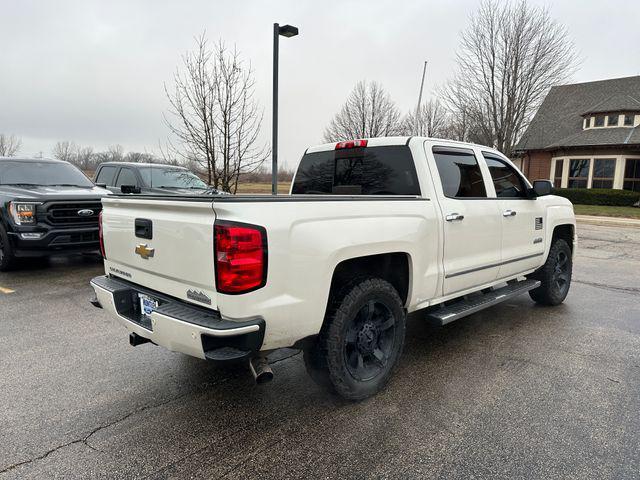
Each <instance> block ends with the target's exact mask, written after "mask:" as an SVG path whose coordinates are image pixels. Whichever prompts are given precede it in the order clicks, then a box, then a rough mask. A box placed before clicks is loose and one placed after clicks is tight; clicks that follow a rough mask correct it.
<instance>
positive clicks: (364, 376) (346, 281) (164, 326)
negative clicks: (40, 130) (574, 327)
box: [91, 137, 576, 399]
mask: <svg viewBox="0 0 640 480" xmlns="http://www.w3.org/2000/svg"><path fill="white" fill-rule="evenodd" d="M550 192H551V184H550V182H548V181H536V182H534V184H533V186H532V185H531V184H530V183H529V182H528V181H527V179H526V178H525V177H524V176H523V175H522V174H521V173H520V172H519V171H518V169H517V168H515V167H514V165H513V164H512V163H511V162H510V161H509V160H508V159H507V158H506V157H505V156H504V155H502V154H501V153H500V152H498V151H496V150H494V149H491V148H488V147H483V146H480V145H473V144H467V143H460V142H453V141H447V140H437V139H431V138H424V137H410V138H407V137H390V138H371V139H367V140H354V141H349V142H340V143H338V144H325V145H319V146H316V147H311V148H309V149H307V151H306V152H305V153H304V156H303V157H302V159H301V161H300V164H299V166H298V169H297V173H296V175H295V177H294V180H293V182H292V186H291V193H290V194H289V195H281V196H265V195H228V196H214V197H202V196H198V197H196V196H193V197H189V196H185V197H176V196H172V197H159V196H152V195H131V194H122V195H111V196H109V197H105V198H104V199H103V200H102V202H103V205H104V209H103V211H102V217H101V223H100V225H101V226H100V239H101V248H102V253H103V256H104V265H105V273H106V275H104V276H100V277H97V278H94V279H93V280H92V281H91V285H92V286H93V288H94V290H95V293H96V298H95V299H94V300H93V301H92V303H94V305H96V306H100V307H102V308H104V309H106V310H107V311H108V312H110V313H111V314H112V315H113V316H114V317H115V318H117V319H118V320H119V321H120V322H121V323H122V324H123V325H124V326H125V327H126V328H127V330H128V331H129V340H130V342H131V344H132V345H134V346H135V345H138V344H141V343H146V342H152V343H154V344H156V345H161V346H164V347H166V348H168V349H170V350H173V351H177V352H182V353H185V354H188V355H192V356H195V357H200V358H202V359H207V360H209V361H214V362H230V361H246V362H247V363H249V365H250V366H251V369H252V371H253V372H254V375H256V377H257V379H258V380H265V379H268V378H270V376H271V373H270V371H269V370H268V368H269V367H268V364H267V362H266V360H265V358H266V354H267V353H268V352H270V351H273V350H275V349H279V348H283V347H293V348H298V349H302V350H303V351H304V359H305V364H306V366H307V370H308V371H309V373H310V374H311V375H312V377H313V378H314V379H315V380H316V381H317V382H319V383H321V384H322V385H325V386H328V387H330V388H332V389H333V390H334V391H335V392H337V393H338V394H340V395H342V396H343V397H346V398H349V399H362V398H365V397H367V396H370V395H372V394H374V393H375V392H377V391H378V390H380V389H381V388H382V387H383V386H384V385H385V383H386V382H387V380H388V379H389V377H390V375H391V373H392V371H393V368H394V366H395V365H396V364H397V363H398V359H399V356H400V354H401V352H402V347H403V343H404V337H405V322H406V316H407V314H408V313H411V312H414V311H416V310H423V314H422V316H423V318H425V319H426V320H429V321H432V322H436V323H438V324H446V323H448V322H451V321H453V320H457V319H459V318H461V317H464V316H465V315H468V314H470V313H473V312H476V311H478V310H480V309H483V308H486V307H489V306H491V305H494V304H496V303H498V302H500V301H503V300H506V299H508V298H511V297H513V296H514V295H519V294H522V293H524V292H529V295H530V296H531V298H532V299H533V300H534V301H536V302H538V303H541V304H544V305H557V304H559V303H561V302H562V301H563V300H564V299H565V297H566V295H567V293H568V291H569V286H570V283H571V271H572V258H573V254H574V252H575V249H576V233H575V231H576V230H575V217H574V213H573V207H572V205H571V203H570V202H569V201H567V200H566V199H564V198H560V197H557V196H553V195H550Z"/></svg>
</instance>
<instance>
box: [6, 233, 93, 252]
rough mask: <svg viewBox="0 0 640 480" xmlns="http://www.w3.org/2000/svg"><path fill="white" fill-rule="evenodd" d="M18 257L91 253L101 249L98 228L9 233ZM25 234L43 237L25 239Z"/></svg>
mask: <svg viewBox="0 0 640 480" xmlns="http://www.w3.org/2000/svg"><path fill="white" fill-rule="evenodd" d="M7 233H8V235H9V241H10V242H11V245H12V248H13V250H14V253H15V255H16V256H17V257H41V256H47V255H53V254H56V253H71V252H91V251H98V250H99V249H100V239H99V237H98V228H97V227H91V228H87V227H84V228H64V229H63V228H60V229H48V230H46V231H43V230H42V229H40V228H39V227H37V226H36V227H32V228H29V229H27V228H21V229H20V230H19V231H15V232H7ZM23 233H41V234H42V237H40V238H38V239H36V240H33V239H24V238H23V237H22V235H21V234H23Z"/></svg>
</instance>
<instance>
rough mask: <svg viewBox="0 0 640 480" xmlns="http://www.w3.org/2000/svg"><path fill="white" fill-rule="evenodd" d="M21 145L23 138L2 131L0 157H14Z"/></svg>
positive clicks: (0, 135) (0, 134)
mask: <svg viewBox="0 0 640 480" xmlns="http://www.w3.org/2000/svg"><path fill="white" fill-rule="evenodd" d="M21 147H22V140H20V139H19V138H18V137H16V136H15V135H7V134H5V133H0V157H13V156H15V154H16V153H18V152H19V151H20V148H21Z"/></svg>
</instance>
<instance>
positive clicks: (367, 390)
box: [305, 278, 406, 400]
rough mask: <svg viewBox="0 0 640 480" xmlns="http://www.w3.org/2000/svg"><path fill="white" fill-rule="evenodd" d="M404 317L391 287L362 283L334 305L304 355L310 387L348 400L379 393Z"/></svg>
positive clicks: (368, 281) (394, 361)
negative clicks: (314, 384) (316, 386)
mask: <svg viewBox="0 0 640 480" xmlns="http://www.w3.org/2000/svg"><path fill="white" fill-rule="evenodd" d="M405 329H406V315H405V312H404V309H403V304H402V300H401V299H400V296H399V295H398V292H397V291H396V290H395V289H394V288H393V286H392V285H391V284H389V283H388V282H386V281H385V280H382V279H379V278H370V279H366V280H363V281H361V282H359V283H357V284H355V285H353V286H352V287H351V288H350V289H348V291H347V293H346V294H345V295H344V296H342V297H338V298H336V299H334V300H333V301H332V302H331V304H330V308H329V309H328V312H327V316H326V318H325V324H324V326H323V329H322V332H321V334H320V336H319V338H318V342H317V344H316V345H314V346H313V348H311V349H309V350H307V351H306V352H305V363H306V365H307V370H308V371H309V372H310V374H311V376H312V377H313V378H314V380H315V381H316V382H318V383H319V384H321V385H324V386H330V387H332V389H333V390H335V391H336V392H337V393H338V394H339V395H341V396H343V397H345V398H347V399H349V400H362V399H364V398H367V397H369V396H371V395H373V394H375V393H377V392H378V391H380V390H381V389H382V388H383V387H384V386H385V384H386V383H387V381H388V380H389V378H390V377H391V374H392V372H393V370H394V368H395V366H396V364H397V362H398V359H399V357H400V354H401V353H402V348H403V345H404V337H405Z"/></svg>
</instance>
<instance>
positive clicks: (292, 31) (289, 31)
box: [278, 25, 298, 38]
mask: <svg viewBox="0 0 640 480" xmlns="http://www.w3.org/2000/svg"><path fill="white" fill-rule="evenodd" d="M278 33H279V34H280V35H282V36H283V37H287V38H290V37H295V36H296V35H298V27H294V26H293V25H283V26H281V27H279V28H278Z"/></svg>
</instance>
